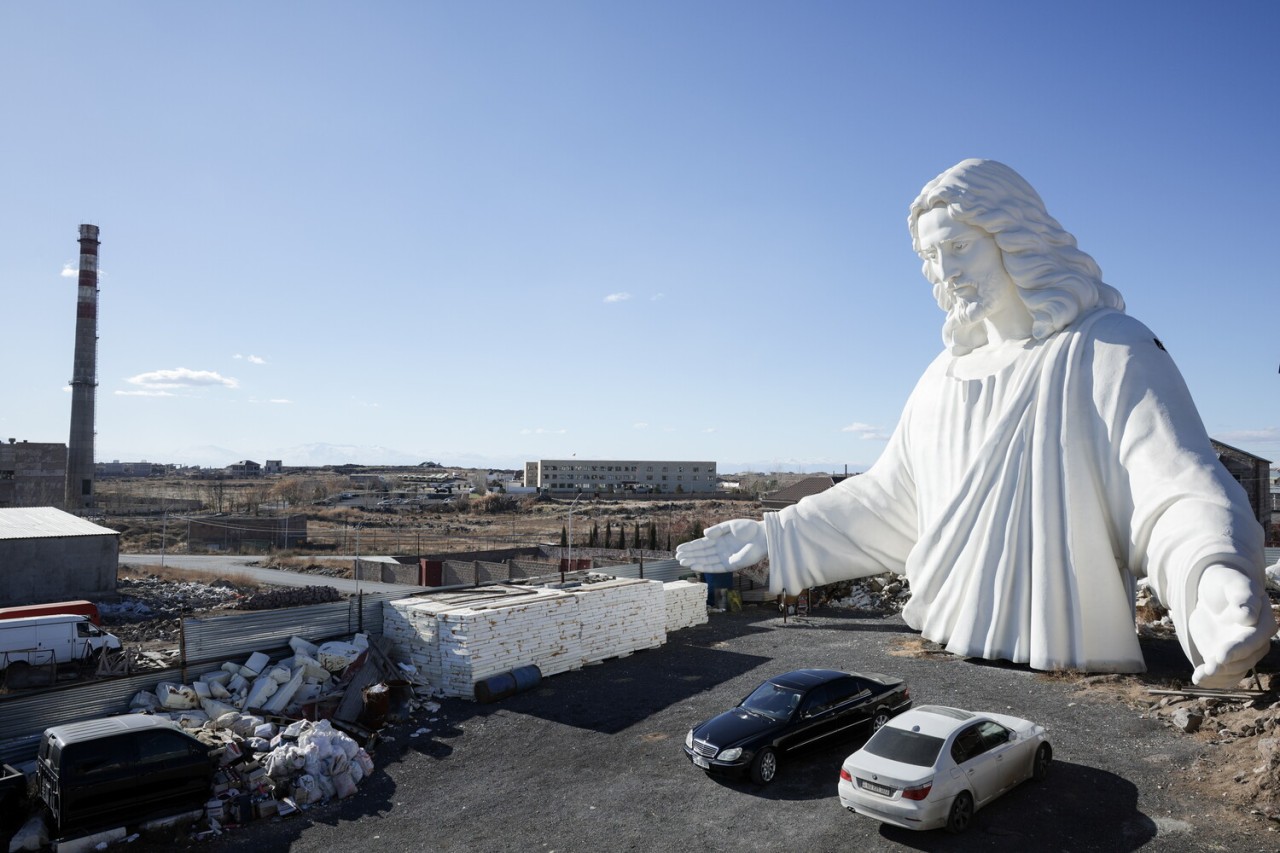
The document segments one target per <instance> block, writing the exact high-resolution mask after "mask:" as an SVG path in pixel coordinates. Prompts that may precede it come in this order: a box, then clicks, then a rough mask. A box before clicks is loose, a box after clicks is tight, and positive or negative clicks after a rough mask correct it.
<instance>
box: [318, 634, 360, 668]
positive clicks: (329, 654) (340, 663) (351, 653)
mask: <svg viewBox="0 0 1280 853" xmlns="http://www.w3.org/2000/svg"><path fill="white" fill-rule="evenodd" d="M357 636H359V635H357ZM362 651H364V650H363V649H361V648H360V647H359V646H356V645H355V644H353V643H344V642H342V641H341V640H331V641H329V642H327V643H325V644H324V645H323V646H321V647H320V652H319V654H318V656H317V658H316V659H317V660H319V661H320V665H321V666H323V667H324V668H325V669H327V670H328V671H329V672H342V671H343V670H344V669H346V668H347V667H348V666H350V665H351V663H352V662H353V661H355V659H356V658H358V657H360V653H361V652H362Z"/></svg>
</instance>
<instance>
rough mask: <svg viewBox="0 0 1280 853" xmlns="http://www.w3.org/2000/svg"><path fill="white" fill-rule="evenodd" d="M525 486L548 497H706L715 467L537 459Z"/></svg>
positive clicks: (526, 468)
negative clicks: (628, 495) (633, 495)
mask: <svg viewBox="0 0 1280 853" xmlns="http://www.w3.org/2000/svg"><path fill="white" fill-rule="evenodd" d="M524 482H525V485H526V486H537V488H538V490H539V491H542V492H547V493H551V494H574V493H576V492H588V493H595V492H599V493H601V494H625V493H628V492H630V493H633V494H660V495H673V494H706V493H708V492H711V493H714V492H715V491H716V483H717V477H716V463H714V462H681V461H675V462H668V461H655V460H648V459H645V460H640V459H540V460H538V461H536V462H526V463H525V466H524Z"/></svg>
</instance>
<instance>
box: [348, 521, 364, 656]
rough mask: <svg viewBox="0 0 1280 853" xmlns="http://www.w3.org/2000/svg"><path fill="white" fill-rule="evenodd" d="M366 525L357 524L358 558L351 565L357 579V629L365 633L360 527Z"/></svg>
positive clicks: (352, 572)
mask: <svg viewBox="0 0 1280 853" xmlns="http://www.w3.org/2000/svg"><path fill="white" fill-rule="evenodd" d="M363 526H364V522H363V521H362V522H360V523H359V524H357V525H356V559H355V562H353V563H352V565H351V574H352V575H353V576H354V577H355V579H356V630H357V631H359V632H360V633H362V634H363V633H364V599H363V598H361V597H360V575H362V574H363V573H364V572H363V570H362V569H361V568H360V528H361V527H363Z"/></svg>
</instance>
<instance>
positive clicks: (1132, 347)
mask: <svg viewBox="0 0 1280 853" xmlns="http://www.w3.org/2000/svg"><path fill="white" fill-rule="evenodd" d="M953 365H954V359H953V357H952V356H951V355H950V354H948V353H946V352H944V353H943V354H942V355H940V356H939V357H938V358H937V359H935V360H934V362H933V364H931V365H930V366H929V368H928V370H927V371H926V372H925V374H924V376H923V377H922V378H921V379H920V382H919V383H918V384H917V386H916V388H915V390H914V391H913V392H912V394H911V398H910V399H909V400H908V402H907V405H906V409H905V410H904V412H903V415H902V419H901V421H900V422H899V424H898V427H897V429H896V430H895V431H894V434H893V436H892V438H891V439H890V440H889V443H888V445H887V447H886V448H885V451H884V453H883V455H882V456H881V457H880V459H879V460H878V461H877V462H876V464H875V465H874V466H872V468H871V469H870V470H868V471H867V472H866V473H864V474H862V475H860V476H856V477H851V478H849V479H846V480H844V481H842V482H840V483H839V484H837V485H836V486H835V487H833V488H831V489H828V490H827V491H826V492H823V493H822V494H819V495H815V496H812V497H809V498H806V499H804V500H803V501H801V502H800V503H798V504H796V505H795V506H791V507H787V508H786V509H784V510H782V511H780V512H777V513H766V514H765V531H766V536H767V538H768V544H769V560H770V588H771V589H772V590H773V591H774V592H781V591H783V590H787V591H790V592H798V591H799V590H801V589H804V588H807V587H810V586H816V585H819V584H824V583H831V582H833V581H837V580H844V579H848V578H855V577H862V576H866V575H871V574H877V573H880V572H883V571H886V570H889V571H894V572H898V573H900V574H905V575H906V576H907V578H908V579H909V581H910V585H911V598H910V601H909V602H908V604H907V606H906V608H905V609H904V611H903V618H904V619H905V620H906V622H907V624H908V625H910V626H911V627H912V628H915V629H917V630H919V631H920V632H921V633H922V634H923V635H924V637H926V638H927V639H930V640H933V641H935V642H938V643H941V644H944V645H945V646H946V648H947V649H948V650H949V651H951V652H953V653H956V654H961V655H969V656H976V657H983V658H991V659H1007V660H1011V661H1014V662H1017V663H1029V664H1030V665H1031V666H1032V667H1034V668H1036V669H1057V668H1062V667H1070V668H1077V669H1085V670H1092V671H1099V672H1141V671H1142V670H1143V669H1144V664H1143V660H1142V653H1141V651H1140V650H1139V648H1138V642H1137V637H1136V634H1135V630H1134V619H1133V601H1134V595H1133V593H1134V590H1133V585H1134V582H1135V579H1136V578H1141V577H1146V578H1147V579H1148V582H1149V583H1150V585H1151V587H1152V589H1153V590H1154V592H1155V593H1156V595H1157V596H1158V597H1159V598H1160V600H1161V601H1162V602H1164V604H1165V605H1166V606H1167V607H1169V609H1170V613H1171V615H1172V617H1173V620H1174V623H1175V627H1176V628H1177V632H1178V637H1179V640H1180V642H1181V643H1182V646H1183V650H1184V651H1185V652H1186V654H1187V657H1188V658H1189V659H1190V660H1191V661H1192V663H1193V664H1195V665H1199V664H1200V663H1201V662H1202V657H1201V655H1200V654H1199V652H1198V651H1197V650H1196V648H1195V646H1194V643H1193V642H1192V640H1191V638H1190V636H1189V633H1190V632H1189V631H1188V630H1187V619H1188V618H1189V616H1190V613H1191V610H1192V608H1193V607H1194V606H1195V603H1196V588H1197V583H1198V581H1199V577H1200V574H1201V572H1202V571H1203V570H1204V568H1205V567H1206V566H1209V565H1211V564H1214V563H1221V564H1225V565H1228V566H1233V567H1236V568H1238V569H1240V570H1241V571H1244V572H1246V573H1248V574H1250V575H1255V574H1257V572H1258V567H1260V566H1262V564H1263V555H1262V544H1263V541H1262V528H1261V525H1260V524H1259V523H1258V522H1257V521H1256V520H1255V519H1254V518H1253V516H1252V514H1251V512H1250V510H1249V506H1248V501H1247V499H1246V496H1245V494H1244V490H1243V489H1242V488H1241V487H1240V485H1239V484H1238V483H1236V482H1235V480H1233V479H1232V478H1231V476H1230V475H1229V474H1228V473H1227V472H1226V470H1225V469H1224V468H1223V467H1222V465H1221V464H1220V463H1219V462H1218V461H1217V457H1216V455H1215V454H1214V452H1213V450H1212V448H1211V446H1210V444H1209V438H1208V436H1207V435H1206V434H1205V430H1204V426H1203V424H1202V422H1201V420H1200V416H1199V414H1198V413H1197V412H1196V409H1195V406H1194V404H1193V403H1192V401H1191V396H1190V394H1189V393H1188V391H1187V388H1186V385H1185V383H1184V382H1183V380H1182V377H1181V375H1180V374H1179V373H1178V370H1177V368H1176V367H1175V366H1174V364H1173V362H1172V360H1171V359H1170V357H1169V355H1168V354H1167V353H1166V352H1165V351H1164V348H1163V346H1162V345H1160V343H1159V342H1157V341H1156V339H1155V336H1154V335H1153V334H1152V333H1151V332H1150V330H1148V329H1147V328H1146V327H1145V326H1144V325H1142V324H1141V323H1139V322H1138V321H1136V320H1134V319H1132V318H1130V317H1128V316H1126V315H1124V314H1122V313H1120V312H1117V311H1112V310H1110V309H1100V310H1096V311H1094V312H1092V313H1090V314H1088V315H1086V316H1085V317H1083V318H1081V319H1079V320H1078V321H1077V322H1076V323H1075V324H1073V325H1072V326H1070V327H1068V328H1067V329H1065V330H1064V331H1061V332H1059V333H1057V334H1056V335H1054V336H1053V337H1051V338H1049V339H1048V340H1045V341H1040V342H1028V343H1027V344H1026V345H1025V347H1024V350H1023V351H1022V352H1021V354H1020V355H1019V356H1018V358H1017V359H1016V360H1014V361H1013V363H1012V364H1009V365H1007V366H1005V367H1004V368H1002V369H1000V370H999V371H998V372H997V373H995V374H994V375H991V376H986V377H983V378H980V379H971V380H965V379H958V378H955V377H954V376H953Z"/></svg>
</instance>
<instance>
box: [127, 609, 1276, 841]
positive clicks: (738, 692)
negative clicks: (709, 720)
mask: <svg viewBox="0 0 1280 853" xmlns="http://www.w3.org/2000/svg"><path fill="white" fill-rule="evenodd" d="M912 637H914V634H913V633H912V632H910V631H908V630H907V629H906V628H905V627H904V626H903V625H902V623H901V622H900V620H899V619H897V618H889V619H879V618H858V617H856V616H852V615H848V614H845V613H842V612H840V611H830V610H827V611H820V613H819V615H817V616H815V617H813V618H810V619H808V620H804V621H797V620H795V619H792V620H790V621H789V622H788V623H786V624H784V623H783V621H782V620H781V619H779V618H777V617H776V615H775V613H774V611H772V610H771V609H766V608H748V609H747V610H746V611H744V612H743V613H740V614H714V615H713V616H712V621H711V623H710V624H709V625H706V626H699V627H696V628H689V629H686V630H683V631H680V632H678V633H676V634H673V635H671V637H669V638H668V642H667V644H666V645H664V646H663V647H661V648H659V649H653V650H648V651H645V652H639V653H636V654H634V655H632V656H630V657H627V658H624V659H619V660H612V661H608V662H605V663H603V664H600V665H597V666H592V667H588V668H586V669H584V670H581V671H578V672H572V673H565V674H562V675H557V676H554V677H551V678H548V679H546V680H544V681H543V682H542V684H541V685H540V686H539V687H537V688H535V689H533V690H531V691H529V692H527V693H524V694H521V695H519V696H515V697H512V698H510V699H507V700H505V701H503V702H501V703H499V704H496V705H476V704H473V703H470V702H463V701H455V700H449V701H446V702H445V703H444V707H443V709H442V712H441V715H440V716H441V719H440V720H439V721H438V722H437V723H434V724H432V723H428V722H426V719H425V716H423V717H421V718H419V719H417V720H415V721H414V722H413V723H412V724H411V725H408V726H399V727H397V728H395V729H393V730H391V731H390V732H389V734H390V737H388V738H386V739H385V740H384V741H383V742H382V743H381V744H380V745H379V746H378V748H377V749H376V751H375V755H374V757H375V761H376V763H377V765H378V767H377V770H376V771H375V773H374V775H373V777H372V778H370V779H367V780H365V781H364V782H363V783H362V784H361V788H360V791H359V793H358V794H357V795H356V796H354V797H352V798H351V799H349V800H346V801H343V802H341V803H335V804H330V805H326V806H322V807H318V808H314V809H312V810H310V811H308V812H307V813H305V814H304V815H302V816H301V817H298V818H293V819H290V820H286V821H281V820H276V821H271V822H266V823H262V824H257V825H251V826H248V827H245V828H243V829H239V830H235V831H234V832H232V833H230V834H228V835H227V836H224V837H223V838H222V839H219V840H216V841H214V842H210V843H204V844H200V845H198V848H199V849H203V850H208V851H224V850H254V851H258V850H291V851H335V850H339V851H356V850H360V851H363V850H387V851H397V853H399V851H409V850H457V851H472V850H478V851H491V850H492V851H562V853H574V851H583V853H595V851H614V850H620V851H632V850H633V851H654V850H659V851H668V850H669V851H689V850H694V851H733V853H743V851H756V850H760V851H876V850H931V851H932V850H956V851H977V850H983V851H992V850H996V851H1004V850H1010V851H1014V850H1017V851H1026V850H1037V851H1038V850H1055V851H1059V850H1060V851H1131V850H1139V849H1141V850H1156V851H1201V850H1227V851H1254V850H1257V851H1268V853H1274V851H1275V850H1276V849H1277V846H1280V845H1278V840H1280V836H1278V835H1277V833H1275V832H1272V831H1269V829H1268V824H1267V823H1266V822H1265V821H1261V820H1257V819H1253V818H1248V817H1239V816H1237V815H1235V814H1234V813H1231V812H1227V811H1225V810H1222V809H1220V808H1219V807H1218V805H1217V804H1216V803H1214V802H1212V801H1211V800H1209V799H1207V798H1202V797H1200V796H1199V795H1198V794H1197V792H1196V791H1195V789H1194V788H1193V787H1192V786H1191V785H1190V784H1189V771H1188V769H1189V768H1190V767H1191V766H1192V765H1193V764H1194V763H1195V762H1196V760H1197V756H1198V755H1199V753H1200V751H1201V750H1202V749H1203V747H1202V745H1201V744H1200V743H1199V742H1198V741H1196V740H1194V739H1193V738H1190V737H1187V736H1182V735H1178V734H1175V733H1174V732H1172V731H1170V730H1168V729H1165V728H1164V727H1162V726H1160V725H1158V724H1157V723H1155V722H1153V721H1151V720H1148V719H1143V718H1141V717H1140V716H1139V715H1138V714H1137V713H1135V712H1134V711H1131V710H1129V709H1127V708H1126V707H1124V706H1122V705H1120V704H1119V703H1118V702H1116V701H1114V700H1112V699H1109V698H1108V697H1106V696H1099V695H1097V694H1096V693H1084V692H1081V691H1079V690H1078V689H1077V688H1076V687H1074V686H1073V685H1072V684H1071V683H1070V682H1069V681H1068V680H1065V679H1053V678H1046V677H1044V676H1041V675H1037V674H1034V673H1031V672H1030V671H1028V670H1026V669H1024V668H1019V667H1012V666H1002V665H995V664H988V663H973V662H967V661H962V660H958V659H955V658H951V657H949V656H926V657H910V656H899V655H895V654H893V652H894V651H895V650H899V649H901V647H902V644H903V643H904V641H909V640H910V639H911V638H912ZM1150 651H1151V653H1152V654H1153V655H1154V656H1155V657H1157V658H1158V659H1159V660H1160V662H1161V665H1164V663H1163V661H1165V660H1166V659H1167V660H1168V661H1170V662H1171V663H1170V664H1168V665H1170V666H1172V667H1173V669H1174V670H1177V669H1178V668H1179V667H1181V666H1182V665H1183V664H1182V663H1179V657H1178V655H1177V653H1176V646H1174V647H1173V648H1172V650H1171V649H1170V648H1169V647H1167V645H1166V646H1161V647H1158V648H1156V647H1153V648H1151V650H1150ZM802 666H817V667H831V668H837V669H851V670H858V669H863V670H867V671H881V672H885V673H891V674H896V675H901V676H904V677H906V678H907V680H908V683H909V684H910V686H911V689H912V694H913V697H914V699H915V701H916V702H917V704H922V703H946V704H952V705H957V706H960V707H967V708H972V709H977V710H995V711H1004V712H1008V713H1012V714H1015V715H1018V716H1025V717H1028V718H1030V719H1033V720H1036V721H1037V722H1041V723H1044V724H1045V725H1047V727H1048V729H1049V734H1050V737H1051V739H1052V742H1053V745H1054V748H1055V751H1056V763H1055V765H1054V767H1053V769H1052V771H1051V773H1050V777H1049V779H1048V781H1046V782H1045V783H1043V784H1035V783H1027V784H1024V785H1022V786H1021V787H1020V788H1018V789H1015V790H1014V791H1013V792H1011V793H1009V794H1006V795H1005V796H1004V797H1003V798H1001V799H1000V800H997V801H996V802H995V803H994V804H992V805H990V806H988V807H987V808H985V809H983V810H982V811H980V812H979V813H978V814H977V817H976V821H975V824H974V826H973V827H972V828H971V829H970V831H969V833H968V834H967V835H965V836H961V837H952V836H948V835H946V834H945V833H941V832H929V833H912V832H909V831H905V830H898V829H894V828H890V827H883V826H881V825H880V824H878V823H876V822H874V821H871V820H869V819H867V818H863V817H860V816H856V815H852V814H849V813H847V812H845V811H843V810H842V809H841V808H840V806H839V801H838V799H837V797H836V779H837V776H838V773H839V768H840V763H841V761H842V760H843V758H844V757H845V755H847V754H848V753H849V752H851V751H852V750H853V749H855V748H857V746H858V745H859V742H858V741H857V740H853V741H847V742H844V743H842V744H838V745H835V746H832V747H830V748H827V749H820V750H818V751H816V752H811V753H809V754H806V755H804V756H801V757H798V758H795V759H791V760H787V761H785V763H784V764H783V765H782V767H781V770H780V774H779V778H778V780H777V781H776V782H775V783H774V784H772V785H770V786H768V787H763V788H759V787H756V786H753V785H751V784H750V783H747V782H737V781H721V780H718V779H715V778H711V777H708V776H706V775H705V774H703V773H702V772H701V771H698V770H696V769H695V768H694V767H692V765H690V764H689V762H688V761H687V760H686V759H685V758H684V756H683V754H682V752H681V750H680V745H681V742H682V741H683V738H684V734H685V732H686V731H687V730H688V728H689V727H690V725H691V724H693V723H694V722H696V721H698V720H700V719H702V718H704V717H707V716H710V715H711V714H713V713H716V712H718V711H720V710H723V709H724V708H726V707H728V706H729V705H731V704H733V703H734V702H736V701H737V700H738V699H739V698H741V697H742V696H743V695H745V694H746V693H747V692H748V691H749V690H750V689H751V688H752V687H754V686H755V685H756V684H757V683H758V682H759V681H761V680H762V679H763V678H765V677H766V676H768V675H770V674H773V673H777V672H781V671H785V670H789V669H795V668H798V667H802ZM1172 674H1175V675H1176V674H1179V673H1177V672H1176V671H1175V672H1174V673H1172ZM1182 674H1185V673H1182ZM424 725H425V726H428V727H429V728H431V732H430V733H429V734H425V735H421V736H419V737H416V738H414V737H410V736H409V733H410V732H411V731H413V730H414V729H416V728H418V727H419V726H424ZM1272 825H1274V824H1272ZM135 849H137V848H135ZM155 849H160V848H158V847H157V848H155Z"/></svg>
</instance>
